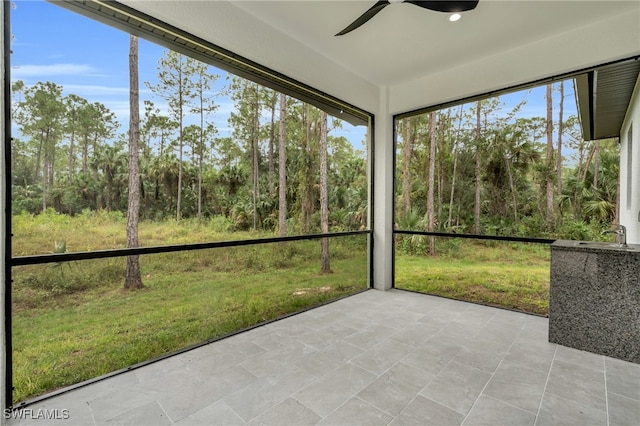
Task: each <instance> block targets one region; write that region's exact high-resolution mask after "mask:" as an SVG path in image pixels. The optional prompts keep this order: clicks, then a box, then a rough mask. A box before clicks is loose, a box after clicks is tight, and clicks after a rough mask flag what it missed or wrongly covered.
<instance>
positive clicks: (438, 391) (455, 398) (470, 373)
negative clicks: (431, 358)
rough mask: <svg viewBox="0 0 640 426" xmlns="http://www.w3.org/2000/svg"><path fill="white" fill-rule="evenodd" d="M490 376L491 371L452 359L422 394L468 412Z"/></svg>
mask: <svg viewBox="0 0 640 426" xmlns="http://www.w3.org/2000/svg"><path fill="white" fill-rule="evenodd" d="M490 378H491V375H490V374H489V373H485V372H484V371H481V370H478V369H477V368H474V367H469V366H468V365H465V364H461V363H459V362H455V361H452V362H451V363H450V364H449V365H447V366H446V367H445V368H444V369H443V370H442V371H441V372H440V373H439V374H438V375H437V376H436V377H435V378H434V379H433V380H432V381H431V382H430V383H429V384H428V385H427V386H426V387H425V388H424V389H423V390H422V391H421V392H420V395H422V396H425V397H427V398H429V399H432V400H434V401H436V402H438V403H440V404H442V405H445V406H447V407H449V408H452V409H454V410H456V411H458V412H460V413H465V414H466V413H467V412H468V411H469V409H470V408H471V407H472V406H473V403H474V402H475V401H476V399H477V398H478V395H480V392H481V391H482V389H484V387H485V385H486V384H487V382H488V381H489V379H490Z"/></svg>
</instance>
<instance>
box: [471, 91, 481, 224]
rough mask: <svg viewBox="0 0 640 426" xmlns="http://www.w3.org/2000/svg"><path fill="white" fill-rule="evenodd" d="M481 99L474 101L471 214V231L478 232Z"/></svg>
mask: <svg viewBox="0 0 640 426" xmlns="http://www.w3.org/2000/svg"><path fill="white" fill-rule="evenodd" d="M481 109H482V101H478V102H477V103H476V137H475V145H476V146H475V148H476V149H475V160H476V161H475V165H476V167H475V204H474V215H473V233H474V234H480V188H481V165H482V163H481V161H480V158H481V157H480V137H481V131H482V121H481V117H482V113H481Z"/></svg>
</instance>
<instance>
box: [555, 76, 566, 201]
mask: <svg viewBox="0 0 640 426" xmlns="http://www.w3.org/2000/svg"><path fill="white" fill-rule="evenodd" d="M558 108H559V109H558V151H557V157H556V173H557V175H556V188H557V190H558V195H562V132H563V131H564V129H563V123H562V121H563V120H564V117H563V115H564V81H561V82H560V105H559V106H558Z"/></svg>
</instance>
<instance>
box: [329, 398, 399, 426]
mask: <svg viewBox="0 0 640 426" xmlns="http://www.w3.org/2000/svg"><path fill="white" fill-rule="evenodd" d="M391 420H392V417H391V416H389V415H388V414H385V413H383V412H382V411H380V410H378V409H377V408H375V407H372V406H371V405H369V404H367V403H366V402H364V401H362V400H361V399H358V398H351V399H350V400H349V401H347V402H346V403H345V404H343V405H342V406H340V407H339V408H338V409H337V410H335V411H334V412H332V413H331V414H329V415H328V416H327V417H325V418H324V419H323V420H322V421H321V422H320V423H318V424H319V425H324V426H329V425H333V426H335V425H350V426H384V425H387V424H389V422H390V421H391Z"/></svg>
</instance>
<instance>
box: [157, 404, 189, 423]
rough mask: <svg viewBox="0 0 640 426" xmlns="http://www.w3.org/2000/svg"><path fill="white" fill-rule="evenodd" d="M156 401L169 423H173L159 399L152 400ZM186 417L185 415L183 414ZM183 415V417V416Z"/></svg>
mask: <svg viewBox="0 0 640 426" xmlns="http://www.w3.org/2000/svg"><path fill="white" fill-rule="evenodd" d="M154 401H155V402H156V404H158V406H159V407H160V409H161V410H162V412H163V413H164V415H165V416H167V419H169V423H170V424H174V423H175V422H174V421H173V419H172V418H171V416H170V415H169V413H167V410H165V409H164V407H163V406H162V404H161V403H160V401H158V400H157V399H155V400H154ZM185 417H186V416H185ZM185 417H183V418H185Z"/></svg>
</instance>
